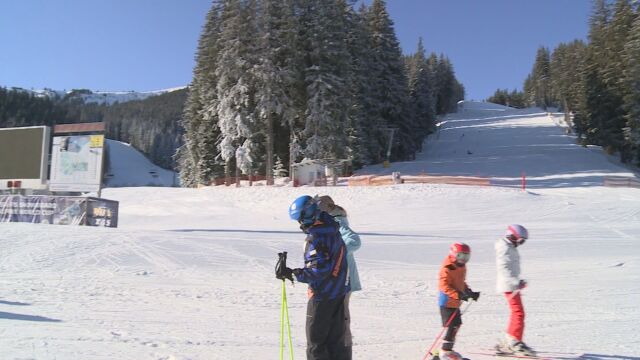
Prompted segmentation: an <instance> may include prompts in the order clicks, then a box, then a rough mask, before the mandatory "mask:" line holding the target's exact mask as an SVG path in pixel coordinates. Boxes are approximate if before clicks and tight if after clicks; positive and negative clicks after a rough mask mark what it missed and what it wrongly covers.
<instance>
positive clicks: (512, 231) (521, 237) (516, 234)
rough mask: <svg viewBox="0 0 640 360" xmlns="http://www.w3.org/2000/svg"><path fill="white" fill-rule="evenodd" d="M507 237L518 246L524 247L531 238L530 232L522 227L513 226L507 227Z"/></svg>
mask: <svg viewBox="0 0 640 360" xmlns="http://www.w3.org/2000/svg"><path fill="white" fill-rule="evenodd" d="M505 237H506V238H507V240H509V241H511V242H512V243H514V244H515V245H516V246H517V245H522V244H524V242H525V241H526V240H527V239H528V238H529V232H528V231H527V229H526V228H525V227H524V226H522V225H518V224H511V225H509V226H508V227H507V233H506V234H505Z"/></svg>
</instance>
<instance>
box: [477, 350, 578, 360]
mask: <svg viewBox="0 0 640 360" xmlns="http://www.w3.org/2000/svg"><path fill="white" fill-rule="evenodd" d="M469 354H475V355H488V356H494V357H498V358H506V359H509V358H511V359H532V360H578V359H581V358H582V355H579V354H576V355H572V354H562V355H556V354H553V353H546V352H538V353H537V355H533V356H527V355H518V354H513V353H506V352H496V351H487V352H470V353H469Z"/></svg>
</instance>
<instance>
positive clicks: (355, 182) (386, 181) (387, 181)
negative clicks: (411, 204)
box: [348, 175, 491, 186]
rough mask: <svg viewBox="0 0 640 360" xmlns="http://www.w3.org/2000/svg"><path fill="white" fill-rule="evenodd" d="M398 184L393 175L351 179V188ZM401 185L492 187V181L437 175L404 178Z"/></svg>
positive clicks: (362, 176) (479, 178)
mask: <svg viewBox="0 0 640 360" xmlns="http://www.w3.org/2000/svg"><path fill="white" fill-rule="evenodd" d="M394 183H398V182H397V180H396V182H394V179H393V177H392V176H391V175H383V176H376V175H361V176H352V177H350V178H349V181H348V184H349V186H377V185H392V184H394ZM400 183H403V184H451V185H472V186H491V179H489V178H485V177H473V176H436V175H416V176H402V177H401V179H400Z"/></svg>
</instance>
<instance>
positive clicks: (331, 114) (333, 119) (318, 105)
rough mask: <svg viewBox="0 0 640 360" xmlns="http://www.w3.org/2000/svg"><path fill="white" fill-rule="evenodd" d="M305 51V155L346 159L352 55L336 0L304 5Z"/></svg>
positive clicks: (305, 3)
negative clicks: (347, 81)
mask: <svg viewBox="0 0 640 360" xmlns="http://www.w3.org/2000/svg"><path fill="white" fill-rule="evenodd" d="M302 5H303V6H302V8H301V11H302V17H303V18H304V19H306V20H305V21H304V22H303V23H304V28H305V31H304V32H303V36H302V41H303V44H304V50H305V52H306V57H305V63H304V67H305V70H304V80H305V86H306V94H307V96H306V97H307V99H306V100H307V101H306V110H305V114H304V116H305V125H304V131H303V135H304V140H305V147H304V153H305V155H306V156H307V157H308V158H311V159H322V158H344V157H345V155H346V153H347V151H346V146H347V143H348V141H347V137H346V133H345V129H346V126H347V106H348V103H347V99H345V98H344V94H345V93H346V92H347V85H346V79H347V75H348V66H349V53H348V52H347V47H346V43H345V40H344V34H345V33H346V29H345V28H344V23H343V21H342V15H343V14H342V11H341V9H340V7H339V6H338V3H337V2H336V1H335V0H327V1H321V2H318V1H313V0H305V1H303V2H302Z"/></svg>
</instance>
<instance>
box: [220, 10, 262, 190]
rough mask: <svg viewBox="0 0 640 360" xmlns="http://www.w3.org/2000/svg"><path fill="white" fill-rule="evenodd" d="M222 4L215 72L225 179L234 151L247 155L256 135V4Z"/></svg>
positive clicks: (238, 166)
mask: <svg viewBox="0 0 640 360" xmlns="http://www.w3.org/2000/svg"><path fill="white" fill-rule="evenodd" d="M223 3H224V8H223V11H222V15H221V22H222V23H221V26H222V31H221V33H220V42H221V47H220V56H219V58H218V62H217V68H216V70H215V76H216V78H217V86H216V90H217V98H218V104H217V109H216V110H217V116H218V119H219V126H220V133H221V141H220V143H219V144H218V147H219V149H220V157H221V158H222V159H223V160H224V161H225V177H226V178H229V177H230V175H231V170H232V166H233V163H232V160H234V158H235V154H236V149H237V148H238V147H243V148H244V153H249V152H250V149H249V148H250V144H251V139H252V137H253V136H254V135H255V134H256V132H257V125H256V119H255V100H254V95H255V85H256V83H255V79H254V78H253V75H252V74H253V73H252V70H253V68H254V66H255V65H256V63H257V59H256V55H257V53H258V48H257V41H256V36H257V30H256V18H255V15H256V4H255V0H248V1H242V0H225V1H224V2H223ZM247 140H250V141H247ZM249 159H251V157H244V158H243V159H242V161H243V162H246V161H248V160H249ZM238 160H239V159H238ZM247 166H248V165H247V164H246V163H242V164H239V163H238V162H237V164H236V169H239V168H240V167H242V168H247ZM238 176H239V174H238V171H236V177H238Z"/></svg>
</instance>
